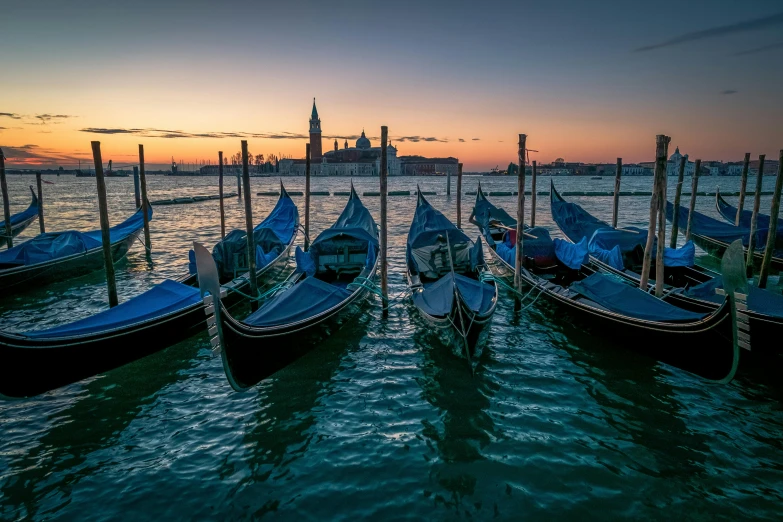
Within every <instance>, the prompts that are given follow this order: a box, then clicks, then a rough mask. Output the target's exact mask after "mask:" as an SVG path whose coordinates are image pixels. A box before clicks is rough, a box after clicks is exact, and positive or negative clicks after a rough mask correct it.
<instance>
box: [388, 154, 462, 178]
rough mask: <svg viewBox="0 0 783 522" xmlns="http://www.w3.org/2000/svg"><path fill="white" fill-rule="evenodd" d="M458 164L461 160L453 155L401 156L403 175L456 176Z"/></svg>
mask: <svg viewBox="0 0 783 522" xmlns="http://www.w3.org/2000/svg"><path fill="white" fill-rule="evenodd" d="M458 164H459V160H458V159H457V158H451V157H449V158H425V157H422V156H402V157H401V158H400V165H401V169H402V175H403V176H447V175H452V176H456V175H457V168H458Z"/></svg>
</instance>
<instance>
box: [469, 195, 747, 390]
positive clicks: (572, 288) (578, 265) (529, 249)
mask: <svg viewBox="0 0 783 522" xmlns="http://www.w3.org/2000/svg"><path fill="white" fill-rule="evenodd" d="M484 199H485V198H484ZM477 200H480V197H479V196H478V195H477ZM478 221H479V223H481V220H480V219H479V220H478ZM486 225H487V223H486V222H485V223H484V226H481V225H480V227H481V228H482V233H483V234H484V237H485V238H489V237H491V234H492V232H491V230H490V227H488V226H486ZM501 226H502V225H500V224H499V223H496V224H495V226H494V228H495V229H501V228H500V227H501ZM488 241H489V239H488ZM493 243H494V244H495V248H491V249H490V253H491V258H492V261H491V262H490V263H489V266H490V268H491V270H492V272H493V274H494V275H495V277H498V278H501V279H503V280H505V281H507V282H508V283H509V284H512V283H513V280H514V265H515V255H516V244H515V231H513V230H506V231H504V233H503V237H502V239H501V240H499V241H498V240H497V239H493ZM738 248H739V246H738V245H736V246H735V248H734V249H733V250H732V255H731V256H727V258H728V259H729V260H730V261H731V262H730V263H728V265H727V268H726V270H727V271H726V272H724V274H726V273H728V274H729V278H728V279H727V278H726V277H724V286H725V287H727V290H726V291H727V292H731V291H732V289H733V288H734V286H735V285H737V284H739V283H737V281H740V282H741V283H742V286H741V288H742V289H743V290H744V291H743V292H741V294H744V295H747V283H746V282H745V279H744V270H743V267H742V266H740V265H742V264H743V263H742V261H741V259H740V260H739V261H737V259H736V258H737V249H738ZM524 249H525V251H524V260H525V265H524V267H523V268H522V270H521V272H520V276H521V279H522V282H523V283H524V285H525V286H526V287H527V289H529V290H528V295H529V297H530V299H537V298H538V297H539V296H540V295H543V296H544V297H546V298H547V299H548V300H549V301H550V302H552V303H554V304H555V305H557V306H558V307H560V308H561V309H563V310H565V311H567V312H569V313H570V314H571V315H572V316H573V317H574V318H576V319H578V320H580V321H581V323H582V324H583V325H584V326H585V327H587V328H588V329H590V330H592V331H595V332H598V333H600V334H603V335H607V336H609V337H610V338H611V339H613V340H614V341H616V342H619V343H621V345H622V346H628V347H634V348H635V349H639V350H642V351H645V352H647V353H650V354H651V355H653V356H657V357H658V358H660V359H662V360H666V361H667V362H673V363H675V364H677V365H678V366H681V367H684V368H686V369H694V370H698V369H703V368H704V367H706V366H709V373H711V374H712V373H713V372H714V373H715V374H716V375H718V374H720V375H721V376H725V377H724V378H723V381H726V380H730V379H731V378H733V376H734V373H735V372H736V369H737V365H738V362H739V346H743V345H746V346H748V347H749V345H750V338H749V336H745V337H743V340H742V342H737V343H732V342H731V340H732V330H736V328H732V326H733V322H732V317H733V315H732V314H733V312H732V306H734V305H733V302H734V299H733V297H732V299H731V300H726V299H724V300H723V302H722V304H721V305H720V306H719V308H718V309H717V310H713V311H712V313H709V314H706V313H699V312H692V311H689V310H685V309H682V308H679V307H676V306H674V305H672V304H670V303H667V302H665V301H662V300H660V299H658V298H656V297H654V296H652V295H650V294H649V293H647V292H643V291H641V290H639V289H638V288H634V287H632V286H631V285H628V284H627V283H626V282H624V281H621V280H618V279H617V278H615V276H613V275H610V274H604V273H601V272H600V271H598V270H596V269H594V268H593V267H592V266H591V265H590V262H589V255H588V252H587V250H586V248H583V247H582V246H581V245H575V244H573V243H570V242H567V241H564V240H552V239H551V237H550V236H549V232H548V231H547V230H546V229H545V228H541V227H534V228H528V229H526V231H525V238H524ZM738 271H739V276H738V275H737V272H738ZM738 278H739V279H738ZM726 281H728V283H727V282H726ZM731 295H732V296H733V295H734V294H731ZM742 298H743V297H742V295H741V296H740V299H742ZM741 319H742V320H743V321H746V322H747V317H746V316H743V315H742V314H741ZM743 335H745V334H743Z"/></svg>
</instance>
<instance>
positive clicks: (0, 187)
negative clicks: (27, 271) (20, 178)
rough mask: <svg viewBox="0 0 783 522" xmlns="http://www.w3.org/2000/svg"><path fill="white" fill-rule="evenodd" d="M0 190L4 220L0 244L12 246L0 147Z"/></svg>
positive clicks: (9, 211) (8, 205)
mask: <svg viewBox="0 0 783 522" xmlns="http://www.w3.org/2000/svg"><path fill="white" fill-rule="evenodd" d="M0 191H2V193H3V219H4V221H5V237H4V241H0V245H2V244H7V245H8V248H11V247H13V246H14V237H13V230H11V206H10V203H9V202H8V183H7V182H6V180H5V156H3V150H2V149H0Z"/></svg>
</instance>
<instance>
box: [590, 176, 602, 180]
mask: <svg viewBox="0 0 783 522" xmlns="http://www.w3.org/2000/svg"><path fill="white" fill-rule="evenodd" d="M590 179H596V180H598V179H604V178H602V177H601V176H592V177H591V178H590Z"/></svg>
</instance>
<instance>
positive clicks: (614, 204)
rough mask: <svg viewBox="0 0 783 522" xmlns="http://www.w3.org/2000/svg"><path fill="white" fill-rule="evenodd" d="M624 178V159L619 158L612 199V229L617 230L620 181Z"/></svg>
mask: <svg viewBox="0 0 783 522" xmlns="http://www.w3.org/2000/svg"><path fill="white" fill-rule="evenodd" d="M622 176H623V158H617V172H615V173H614V197H613V198H612V228H617V205H618V204H619V203H620V179H621V178H622Z"/></svg>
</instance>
